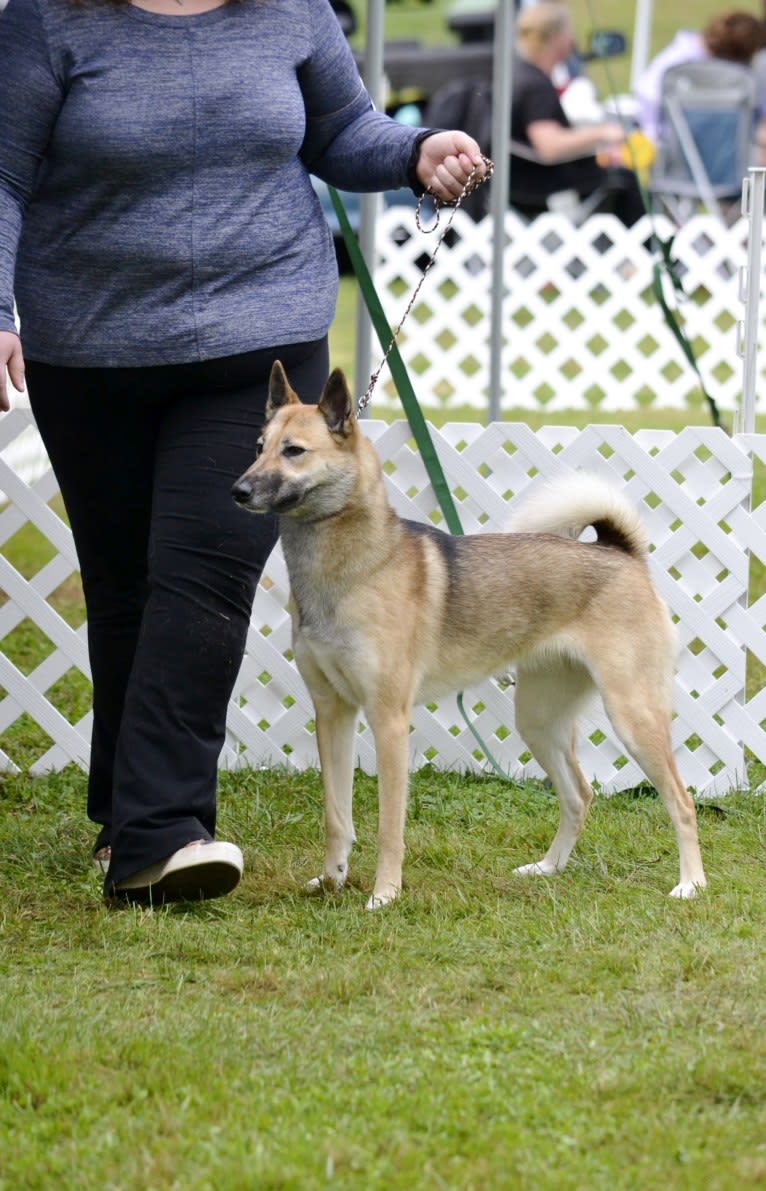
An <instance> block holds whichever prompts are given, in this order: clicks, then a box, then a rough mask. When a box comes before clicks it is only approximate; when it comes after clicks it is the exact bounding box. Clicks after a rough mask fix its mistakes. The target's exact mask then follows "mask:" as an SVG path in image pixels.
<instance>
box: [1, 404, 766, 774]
mask: <svg viewBox="0 0 766 1191" xmlns="http://www.w3.org/2000/svg"><path fill="white" fill-rule="evenodd" d="M29 421H30V415H29V414H28V412H27V411H24V410H17V411H15V412H14V413H13V414H11V415H8V416H7V417H6V418H5V419H3V421H2V422H1V423H0V434H2V438H1V439H0V489H3V490H4V491H6V492H7V493H8V495H9V497H10V499H11V504H9V505H8V507H7V508H5V510H4V511H3V512H2V513H0V549H3V550H4V549H5V544H6V543H7V542H8V540H9V538H11V537H12V536H13V535H14V534H15V533H16V532H17V531H18V530H19V529H20V528H21V527H22V526H24V525H25V523H30V524H31V525H32V526H34V527H36V530H37V531H38V532H39V533H40V534H41V535H43V536H44V537H45V538H47V539H48V540H49V542H50V543H52V548H53V558H52V559H51V561H49V562H48V563H47V564H45V565H44V566H41V567H40V569H39V570H38V571H37V573H35V574H33V575H31V576H28V577H27V578H22V576H21V575H19V574H18V573H17V572H16V571H15V570H14V569H13V568H12V567H11V566H10V564H9V563H8V561H7V559H4V558H0V579H1V585H2V590H3V591H4V592H5V597H6V599H5V603H4V605H3V606H2V607H1V608H0V643H1V645H2V649H6V648H7V645H8V643H7V638H8V634H9V633H10V632H11V630H12V629H14V628H16V627H17V626H18V625H19V624H20V623H21V621H23V620H25V619H28V620H29V621H32V622H34V623H35V624H36V625H37V626H39V630H40V631H42V632H43V633H44V634H45V636H46V637H47V639H48V641H49V645H50V649H49V653H48V656H47V657H46V658H45V660H44V661H43V662H42V663H40V664H38V665H36V666H35V667H34V668H32V669H31V671H30V672H26V673H25V672H23V671H24V668H23V666H22V665H21V664H17V663H15V662H14V660H12V658H11V657H9V656H6V654H4V653H0V683H1V684H2V687H3V688H4V695H3V697H2V698H1V699H0V734H2V735H0V740H3V741H5V742H6V745H5V748H6V752H5V753H0V764H4V766H5V767H6V768H12V767H13V765H14V759H13V755H12V753H11V751H10V745H9V744H8V743H7V741H8V740H9V734H8V731H7V730H8V729H9V727H10V726H11V725H12V724H13V723H14V722H15V721H16V720H17V719H18V717H19V716H20V715H22V714H25V713H26V714H28V715H30V716H31V717H32V718H34V719H35V720H37V721H38V722H39V723H40V724H41V725H42V726H43V727H44V729H45V731H46V733H47V734H48V736H49V737H50V740H51V746H50V748H48V749H47V750H45V751H44V753H43V754H42V755H41V756H39V757H38V758H37V760H36V762H35V764H34V767H33V770H34V772H43V771H45V770H46V769H52V768H59V767H60V766H62V765H63V764H65V763H66V762H67V761H75V762H76V763H77V764H79V765H82V766H86V765H87V760H88V737H89V719H88V717H87V716H86V717H85V718H83V719H82V720H80V721H79V722H78V723H75V724H70V723H69V722H68V721H67V720H66V718H65V717H64V716H63V715H62V713H61V711H60V710H56V706H55V702H56V701H55V699H53V700H52V699H51V698H50V697H49V694H50V691H51V690H52V689H53V688H55V687H56V684H59V683H60V682H61V681H62V680H65V678H66V676H67V675H68V674H69V673H70V672H71V671H72V670H73V669H75V670H77V671H79V672H80V673H81V674H84V675H87V674H88V664H87V657H86V652H85V639H84V632H85V626H83V625H80V626H78V627H76V628H72V627H70V626H68V625H67V624H65V623H64V622H63V621H62V619H61V618H60V617H59V616H57V615H56V613H55V612H54V611H53V609H52V608H51V606H50V602H49V596H50V594H51V593H52V592H53V591H54V590H55V589H56V588H57V587H58V586H59V585H60V584H61V583H62V582H65V581H67V580H68V579H69V578H70V577H71V575H72V574H73V572H74V571H75V570H76V565H77V564H76V558H75V556H74V550H73V547H72V542H71V537H70V535H69V531H68V529H67V528H66V526H65V525H64V524H63V523H62V522H61V520H60V519H59V518H58V517H57V516H56V515H55V513H53V512H52V511H51V509H50V508H49V505H48V502H49V501H50V500H51V497H52V496H53V495H54V493H55V491H56V488H55V483H54V482H53V480H52V477H51V475H50V473H47V474H45V475H44V476H42V477H41V478H40V479H38V480H37V481H36V482H34V483H33V484H32V485H31V486H30V485H27V484H25V483H24V482H23V481H22V480H20V479H19V478H18V477H17V476H16V475H15V474H14V473H13V471H12V469H10V468H9V467H8V465H7V463H5V462H4V460H3V458H2V450H3V448H4V447H7V446H8V444H9V443H10V442H11V441H12V439H13V437H14V435H16V434H19V433H22V432H23V431H24V430H25V428H26V427H27V426H28V425H29ZM366 430H367V432H368V433H369V434H370V436H371V438H372V439H373V441H374V442H375V443H376V446H377V448H378V450H379V452H380V454H381V457H382V458H383V459H384V460H385V461H386V471H387V473H388V484H389V490H390V492H391V496H392V500H393V501H394V503H395V505H396V507H397V508H398V510H399V511H400V512H401V513H402V514H404V515H406V516H409V517H413V518H417V519H425V518H429V517H438V514H437V513H436V502H435V499H434V497H433V493H432V491H431V489H430V486H429V485H428V483H427V479H426V477H425V473H424V469H423V466H422V461H421V460H420V458H419V456H418V455H417V453H416V452H415V450H414V446H413V444H412V442H411V439H410V434H409V429H408V427H407V425H406V423H404V422H401V421H399V422H396V423H394V424H393V425H390V426H389V425H387V424H385V423H380V422H369V423H367V424H366ZM433 433H434V438H435V442H436V445H437V450H438V452H439V455H440V458H441V460H442V464H443V466H444V469H445V472H446V474H447V477H448V480H449V483H450V486H451V487H452V489H453V492H454V493H455V495H456V499H457V501H458V506H459V509H460V514H461V518H462V521H463V525H464V528H465V530H466V531H468V532H471V531H481V530H483V529H498V528H502V526H503V525H504V523H505V521H506V519H507V517H508V511H509V505H510V502H511V501H512V500H513V499H515V498H516V497H517V496H518V495H520V494H521V493H523V492H524V491H525V489H526V488H527V486H528V485H529V484H530V483H532V482H533V481H534V479H535V478H536V477H538V476H550V475H554V474H560V473H562V472H566V471H567V470H568V469H572V468H582V467H584V468H587V469H589V470H596V471H598V472H601V473H602V474H605V475H607V476H609V477H611V478H613V479H617V480H619V482H620V483H621V484H623V485H624V486H625V488H626V491H627V493H628V494H629V495H630V496H631V497H632V498H633V499H634V500H635V501H636V502H638V503H639V504H640V506H641V508H642V510H643V513H644V516H645V519H646V521H647V525H648V529H649V535H650V539H651V541H652V543H653V553H652V559H651V564H652V568H653V572H654V575H655V579H656V581H657V583H658V586H659V587H660V589H661V591H662V593H663V595H664V597H665V599H666V600H667V602H668V604H669V605H670V607H671V609H672V611H673V613H674V615H675V616H676V618H677V620H678V625H679V637H680V643H681V647H682V648H681V655H680V663H679V673H678V682H677V699H676V705H677V713H678V714H677V717H676V720H675V722H674V726H673V739H674V747H675V750H676V756H677V759H678V762H679V766H680V769H681V772H682V774H683V777H684V780H685V781H686V782H687V783H688V784H689V785H690V786H692V787H693V788H695V789H696V790H698V791H699V792H703V791H704V792H713V791H719V790H721V791H722V790H726V789H729V788H731V787H732V786H734V785H741V784H742V783H743V782H744V780H745V772H744V770H745V762H744V750H745V747H747V749H749V750H750V751H751V752H752V754H753V755H754V756H755V757H756V758H757V759H758V760H759V761H761V762H763V763H764V764H766V732H764V729H763V726H762V725H763V722H764V720H766V694H764V692H763V691H762V690H761V689H757V690H756V692H755V693H754V694H753V695H752V697H750V698H747V697H746V694H745V669H746V657H747V654H748V652H749V654H750V659H751V664H752V665H754V666H766V639H765V638H764V620H765V619H766V595H764V596H760V597H758V598H757V599H754V600H753V601H752V602H751V603H750V606H748V602H747V601H748V575H749V573H750V562H749V556H750V555H751V554H752V556H753V558H754V559H755V560H757V562H758V564H759V565H761V564H764V563H766V504H762V505H760V506H759V507H758V508H756V509H755V510H754V511H752V512H751V511H750V499H751V489H752V471H753V460H754V459H755V460H757V461H758V462H759V463H764V462H766V436H763V435H753V436H736V437H735V438H729V437H727V436H726V435H725V434H724V433H723V432H721V431H717V430H713V429H706V428H699V429H694V428H690V429H686V430H684V431H682V432H681V433H679V434H675V433H673V432H670V431H641V432H639V433H637V434H635V435H631V434H629V433H628V432H627V431H626V430H625V429H624V428H623V427H620V426H591V427H588V428H587V429H585V430H583V431H578V430H575V429H571V428H556V427H547V428H546V429H544V430H541V431H539V432H537V433H534V432H532V431H531V430H530V429H529V428H528V427H526V426H524V425H521V424H513V423H497V424H494V425H491V426H488V427H482V426H481V425H479V424H475V423H470V424H453V425H448V426H445V427H444V428H443V429H442V430H440V431H436V430H434V431H433ZM508 598H509V599H512V598H513V576H512V575H509V577H508ZM286 600H287V577H286V573H285V568H284V563H283V560H282V556H281V552H280V551H279V550H278V549H277V551H275V553H274V555H273V556H272V558H271V560H270V563H269V566H268V568H267V576H266V582H265V583H264V585H263V586H262V587H261V588H260V589H259V592H258V595H257V597H256V601H255V606H254V611H253V619H252V625H251V628H250V633H249V638H248V647H247V655H246V658H245V661H244V664H243V666H242V669H241V672H240V675H239V678H238V681H237V685H236V690H235V697H234V699H233V700H232V704H231V707H230V714H229V721H228V728H229V731H228V739H227V744H226V748H225V749H224V752H223V754H222V757H221V764H222V766H226V767H235V766H243V765H263V764H287V765H289V766H293V767H297V768H301V767H304V766H313V765H316V764H317V755H316V748H315V739H314V732H313V723H312V709H311V705H310V702H309V700H308V696H307V693H306V691H305V688H304V686H303V683H302V681H301V679H300V677H299V675H298V673H297V671H296V669H295V666H294V663H293V661H292V654H291V650H290V626H289V620H288V617H287V614H286V612H285V604H286ZM478 614H480V610H479V612H478ZM465 702H466V707H467V708H469V709H472V714H473V715H474V716H475V722H476V726H477V727H478V729H479V731H480V732H481V733H482V735H483V736H484V738H485V739H486V740H487V741H488V742H489V744H490V746H491V748H492V750H493V752H494V754H495V756H496V757H497V759H498V761H499V762H500V763H501V764H502V765H503V766H504V767H505V768H506V769H507V770H508V771H509V772H511V773H513V774H515V775H518V776H522V775H526V774H534V773H536V772H537V770H536V768H535V766H534V764H533V763H532V762H531V761H530V758H529V756H528V754H527V753H526V750H525V747H524V745H523V743H522V742H521V740H520V739H519V738H518V736H517V735H516V733H515V731H514V728H513V694H512V689H509V690H505V689H502V688H501V686H500V685H499V684H498V683H496V682H494V681H489V682H486V683H483V684H482V685H481V686H480V687H477V688H476V689H474V690H471V691H468V692H466V699H465ZM357 751H358V760H359V764H360V765H361V767H362V768H364V769H365V770H368V771H372V770H373V769H374V749H373V744H372V740H371V734H370V731H369V729H368V728H367V726H366V725H365V724H364V722H363V721H361V722H360V725H359V733H358V749H357ZM410 754H411V762H412V765H413V766H417V765H420V764H422V763H423V762H424V761H426V760H428V761H432V762H433V763H434V764H435V765H437V766H438V767H456V768H460V769H463V768H481V767H482V765H483V761H482V759H481V757H480V756H479V755H478V753H477V749H476V745H475V742H474V740H473V738H472V736H471V735H470V733H469V731H468V729H467V728H466V727H465V725H464V723H463V721H462V720H461V718H460V716H459V714H458V712H457V707H456V704H455V700H454V698H449V699H445V700H443V701H441V702H440V703H439V704H438V705H434V706H429V707H426V708H418V710H417V712H416V715H415V722H414V727H413V732H412V736H411V742H410ZM581 755H582V758H583V762H584V767H585V769H586V772H587V773H588V774H589V776H591V777H593V778H595V779H596V780H597V781H598V782H599V783H600V784H601V786H602V787H603V788H605V789H611V790H614V789H623V788H627V787H630V786H633V785H636V784H637V783H639V782H640V781H641V780H642V777H641V774H640V772H639V771H638V770H637V768H636V767H635V766H634V764H633V762H632V761H629V760H628V759H627V758H626V757H625V756H624V755H623V754H622V751H621V748H620V746H619V744H618V743H617V742H616V741H615V739H614V738H613V736H612V735H611V729H610V728H609V726H608V724H607V722H606V721H605V719H604V717H603V716H602V715H601V714H600V713H599V711H598V709H594V713H593V715H592V717H591V718H590V719H589V720H588V722H587V723H586V724H585V725H584V731H583V740H582V748H581Z"/></svg>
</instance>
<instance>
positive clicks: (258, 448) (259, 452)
mask: <svg viewBox="0 0 766 1191" xmlns="http://www.w3.org/2000/svg"><path fill="white" fill-rule="evenodd" d="M262 454H263V439H262V438H259V439H258V442H257V443H256V444H255V458H256V459H257V458H258V457H259V455H262Z"/></svg>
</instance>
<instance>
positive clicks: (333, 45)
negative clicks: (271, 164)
mask: <svg viewBox="0 0 766 1191" xmlns="http://www.w3.org/2000/svg"><path fill="white" fill-rule="evenodd" d="M310 19H311V43H312V50H311V53H310V54H309V55H308V56H307V58H306V61H305V62H304V64H303V66H302V68H301V70H300V72H299V78H300V83H301V90H302V92H303V97H304V102H305V104H306V122H307V123H306V136H305V139H304V142H303V147H302V150H301V158H302V160H303V161H304V163H305V165H306V167H307V169H309V170H310V171H311V172H312V173H314V174H316V175H317V176H318V177H320V178H322V179H323V180H324V181H325V182H328V183H330V184H331V185H333V186H337V187H339V188H340V189H342V190H355V191H374V190H389V189H394V188H396V187H399V186H402V187H403V186H408V185H410V184H411V183H413V182H414V181H415V180H417V183H418V184H419V185H420V186H422V187H423V189H428V188H429V187H430V189H431V190H432V192H433V193H434V194H435V195H437V197H439V198H441V199H443V200H444V201H445V202H449V201H450V200H451V199H453V198H455V197H456V196H457V195H458V194H459V193H460V191H461V189H462V187H463V186H464V185H465V182H466V180H467V178H468V176H469V175H470V172H471V170H472V169H473V167H474V165H475V164H476V167H477V171H478V172H479V173H480V174H482V175H483V173H484V166H483V165H482V164H481V156H480V153H479V146H478V145H477V144H476V142H475V141H474V140H473V139H472V138H471V137H468V136H466V135H465V134H464V133H460V132H435V133H433V134H430V133H429V135H428V136H427V138H425V139H424V138H423V130H422V129H416V128H408V127H406V126H404V125H402V124H398V123H397V122H396V121H395V120H391V119H390V118H389V117H388V116H386V115H384V114H383V113H382V112H378V111H376V110H375V109H374V107H373V105H372V101H371V99H370V97H369V95H368V94H367V92H366V91H365V89H364V87H363V85H362V82H361V80H360V78H359V73H358V71H357V69H356V63H355V62H354V58H353V55H352V53H351V50H350V49H349V46H348V43H347V41H346V39H345V37H344V36H343V34H342V32H341V30H340V26H339V24H338V20H337V18H336V16H335V14H334V13H333V11H332V9H331V8H330V5H329V4H328V3H326V0H313V2H312V3H311V11H310ZM477 163H478V164H477ZM413 175H414V176H413Z"/></svg>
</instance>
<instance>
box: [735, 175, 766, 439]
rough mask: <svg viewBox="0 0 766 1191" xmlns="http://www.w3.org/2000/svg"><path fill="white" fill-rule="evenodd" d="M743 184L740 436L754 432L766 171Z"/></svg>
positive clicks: (738, 337)
mask: <svg viewBox="0 0 766 1191" xmlns="http://www.w3.org/2000/svg"><path fill="white" fill-rule="evenodd" d="M748 174H749V176H748V177H747V178H745V179H744V181H743V183H742V214H743V215H745V216H746V217H747V221H748V235H747V265H745V266H744V267H743V268H742V269H741V270H740V280H739V296H740V300H741V301H742V302H743V303H744V306H745V317H744V320H743V321H740V322H738V323H737V353H738V354H739V355H740V356H741V357H742V360H743V367H742V399H741V401H740V406H739V409H738V411H737V419H736V429H737V431H738V432H739V433H744V434H753V433H754V431H755V380H756V359H757V355H758V315H759V305H760V298H761V249H762V246H763V202H764V193H765V192H766V168H764V167H763V166H751V168H750V170H749V171H748Z"/></svg>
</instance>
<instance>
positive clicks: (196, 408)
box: [27, 340, 328, 891]
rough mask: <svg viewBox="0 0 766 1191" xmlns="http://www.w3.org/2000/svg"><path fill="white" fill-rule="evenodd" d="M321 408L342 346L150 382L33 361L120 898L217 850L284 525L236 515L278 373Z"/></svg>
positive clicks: (180, 369) (130, 373)
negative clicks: (270, 570)
mask: <svg viewBox="0 0 766 1191" xmlns="http://www.w3.org/2000/svg"><path fill="white" fill-rule="evenodd" d="M275 359H281V360H282V362H283V364H284V365H285V368H286V370H287V373H288V376H289V378H290V381H291V383H292V384H293V387H294V388H295V389H296V390H297V391H298V393H299V394H300V395H301V397H303V398H304V399H306V400H310V401H315V400H316V399H317V398H318V396H319V393H320V391H321V387H322V385H323V383H324V381H325V379H326V376H327V368H328V356H327V342H326V340H321V341H319V342H316V343H309V344H300V345H292V346H289V347H280V348H274V349H273V350H265V351H258V352H251V353H248V354H245V355H239V356H231V357H227V358H225V359H218V360H209V361H206V362H203V363H193V364H179V365H166V366H162V367H147V368H61V367H53V366H50V365H46V364H40V363H35V362H33V361H28V363H27V381H28V386H29V396H30V402H31V405H32V410H33V413H34V415H35V419H36V421H37V425H38V428H39V430H40V434H41V436H42V439H43V442H44V443H45V446H46V448H47V451H48V455H49V457H50V460H51V463H52V465H53V468H54V471H55V473H56V477H57V479H58V482H59V485H60V488H61V492H62V496H63V498H64V503H65V505H66V509H67V513H68V515H69V519H70V523H71V526H72V532H73V534H74V540H75V545H76V547H77V553H78V558H79V562H80V571H81V575H82V582H83V589H84V593H85V603H86V609H87V615H88V648H89V653H90V663H91V669H92V676H93V735H92V748H91V765H90V776H89V783H88V815H89V816H90V818H91V819H92V820H93V821H94V822H95V823H98V824H100V825H101V832H100V834H99V838H98V844H99V845H101V844H105V843H110V844H111V846H112V863H111V866H110V869H109V873H108V876H107V882H106V887H107V891H108V890H109V889H110V888H111V886H112V885H113V884H114V883H116V882H118V881H121V880H123V879H124V878H125V877H127V876H129V875H130V874H132V873H134V872H137V871H138V870H139V869H142V868H144V867H145V866H146V865H148V864H152V863H154V862H155V861H157V860H161V859H163V858H164V857H165V856H168V855H170V854H171V853H172V852H175V851H176V850H177V849H178V848H180V847H183V845H184V844H186V843H189V842H190V841H191V840H196V839H209V838H212V836H213V834H214V832H215V793H216V784H217V769H218V758H219V755H220V752H221V748H222V747H223V743H224V738H225V726H226V710H227V705H228V701H229V698H230V696H231V692H232V688H233V685H234V681H235V679H236V677H237V674H238V672H239V667H240V664H241V661H242V656H243V653H244V648H245V640H246V634H247V629H248V625H249V620H250V615H251V610H252V603H253V598H254V595H255V588H256V585H257V583H258V579H259V577H260V575H261V571H262V569H263V566H264V564H265V562H266V560H267V558H268V556H269V554H270V552H271V550H272V548H273V546H274V543H275V541H276V537H277V530H276V522H275V521H274V519H272V518H268V517H254V516H252V515H249V514H247V513H245V512H244V511H243V510H242V509H241V508H238V507H237V506H236V505H235V503H234V501H233V499H232V497H231V494H230V489H231V485H232V484H233V482H234V481H235V480H236V479H237V478H238V476H240V475H241V474H242V472H243V471H244V470H245V468H246V467H248V466H249V464H250V463H251V462H252V460H253V457H254V453H255V452H254V446H255V441H256V439H257V437H258V434H259V431H260V427H261V426H262V424H263V417H264V409H265V403H266V396H267V381H268V375H269V371H270V368H271V364H272V362H273V361H274V360H275Z"/></svg>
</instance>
